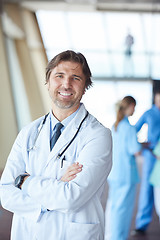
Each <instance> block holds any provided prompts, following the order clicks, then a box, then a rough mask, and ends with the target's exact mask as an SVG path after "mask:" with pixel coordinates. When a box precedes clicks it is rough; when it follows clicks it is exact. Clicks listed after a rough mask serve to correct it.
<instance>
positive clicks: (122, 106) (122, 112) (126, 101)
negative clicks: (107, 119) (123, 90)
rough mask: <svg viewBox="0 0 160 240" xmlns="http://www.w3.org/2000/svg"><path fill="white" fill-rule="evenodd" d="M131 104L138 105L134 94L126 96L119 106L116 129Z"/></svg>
mask: <svg viewBox="0 0 160 240" xmlns="http://www.w3.org/2000/svg"><path fill="white" fill-rule="evenodd" d="M130 104H135V105H136V100H135V99H134V98H133V97H132V96H126V97H124V98H123V99H122V100H121V101H120V104H119V106H118V109H117V117H116V122H115V124H114V127H115V130H117V127H118V124H119V122H120V121H121V120H122V119H123V118H124V117H125V110H126V109H127V107H128V106H129V105H130Z"/></svg>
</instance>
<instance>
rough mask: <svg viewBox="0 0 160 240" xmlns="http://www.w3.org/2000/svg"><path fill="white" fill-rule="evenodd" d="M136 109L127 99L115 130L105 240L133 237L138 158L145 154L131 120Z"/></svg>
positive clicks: (132, 99) (131, 98)
mask: <svg viewBox="0 0 160 240" xmlns="http://www.w3.org/2000/svg"><path fill="white" fill-rule="evenodd" d="M135 106H136V101H135V99H134V98H133V97H131V96H126V97H124V98H123V99H122V101H121V102H120V105H119V107H118V111H117V119H116V122H115V124H114V126H113V128H112V137H113V166H112V170H111V172H110V175H109V178H108V184H109V195H108V201H107V207H106V223H105V225H106V229H105V240H126V239H127V237H128V234H129V229H130V224H131V219H132V213H133V208H134V203H135V194H136V185H137V183H138V181H139V176H138V170H137V165H136V161H135V156H136V155H139V154H140V151H141V145H140V144H139V143H138V141H137V135H136V128H135V127H134V126H132V125H131V124H130V123H129V120H128V117H129V116H132V115H133V113H134V110H135Z"/></svg>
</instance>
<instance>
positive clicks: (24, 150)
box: [1, 50, 112, 240]
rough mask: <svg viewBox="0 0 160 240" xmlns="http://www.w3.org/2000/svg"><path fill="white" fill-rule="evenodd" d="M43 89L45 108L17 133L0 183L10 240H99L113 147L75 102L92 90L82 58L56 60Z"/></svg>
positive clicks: (104, 132) (106, 131) (71, 55)
mask: <svg viewBox="0 0 160 240" xmlns="http://www.w3.org/2000/svg"><path fill="white" fill-rule="evenodd" d="M46 85H47V88H48V92H49V95H50V97H51V100H52V109H51V111H50V113H49V114H46V115H45V116H43V117H41V118H39V119H37V120H36V121H34V122H32V123H30V124H29V125H28V126H26V127H25V128H23V129H22V130H21V132H20V133H19V135H18V137H17V139H16V141H15V143H14V145H13V148H12V150H11V153H10V155H9V157H8V160H7V164H6V167H5V169H4V172H3V175H2V178H1V202H2V206H3V207H4V208H5V209H7V210H9V211H11V212H13V213H14V216H13V222H12V231H11V239H12V240H28V239H29V240H46V239H47V240H53V239H56V240H103V237H104V236H103V235H104V211H103V208H102V204H101V196H102V192H103V189H104V186H105V183H106V179H107V176H108V174H109V172H110V169H111V165H112V161H111V156H112V140H111V133H110V130H109V129H107V128H105V127H104V126H103V125H102V124H100V123H99V122H98V121H97V120H96V119H95V118H94V117H93V116H92V115H91V114H89V113H88V111H87V110H86V109H85V107H84V105H83V103H81V98H82V96H83V94H84V93H85V91H86V90H87V89H88V88H89V87H90V86H91V85H92V81H91V71H90V69H89V66H88V64H87V61H86V59H85V57H84V56H83V55H82V54H81V53H75V52H74V51H69V50H68V51H65V52H62V53H60V54H58V55H57V56H55V57H54V58H53V59H52V60H51V61H50V62H49V64H48V66H47V68H46Z"/></svg>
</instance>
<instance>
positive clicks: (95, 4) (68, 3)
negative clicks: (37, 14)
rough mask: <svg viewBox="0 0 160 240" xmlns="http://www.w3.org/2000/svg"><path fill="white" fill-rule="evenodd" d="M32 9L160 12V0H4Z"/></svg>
mask: <svg viewBox="0 0 160 240" xmlns="http://www.w3.org/2000/svg"><path fill="white" fill-rule="evenodd" d="M2 1H3V3H19V4H20V5H22V6H24V7H26V8H28V9H30V10H32V11H37V10H40V9H43V10H64V11H68V10H69V11H123V12H124V11H125V12H126V11H132V12H160V1H159V0H50V1H49V0H47V1H45V0H34V1H32V0H2Z"/></svg>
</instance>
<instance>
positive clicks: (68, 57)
mask: <svg viewBox="0 0 160 240" xmlns="http://www.w3.org/2000/svg"><path fill="white" fill-rule="evenodd" d="M62 61H70V62H76V63H80V64H81V66H82V71H83V74H84V75H85V77H86V84H85V88H86V89H89V88H90V87H91V86H92V80H91V76H92V74H91V71H90V68H89V66H88V63H87V60H86V58H85V57H84V56H83V54H81V53H75V52H74V51H72V50H67V51H64V52H61V53H59V54H58V55H56V56H55V57H54V58H53V59H52V60H51V61H50V62H49V63H48V65H47V67H46V83H47V82H48V81H49V77H50V74H51V72H52V70H53V69H54V68H55V67H56V66H57V65H58V64H59V63H60V62H62Z"/></svg>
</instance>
